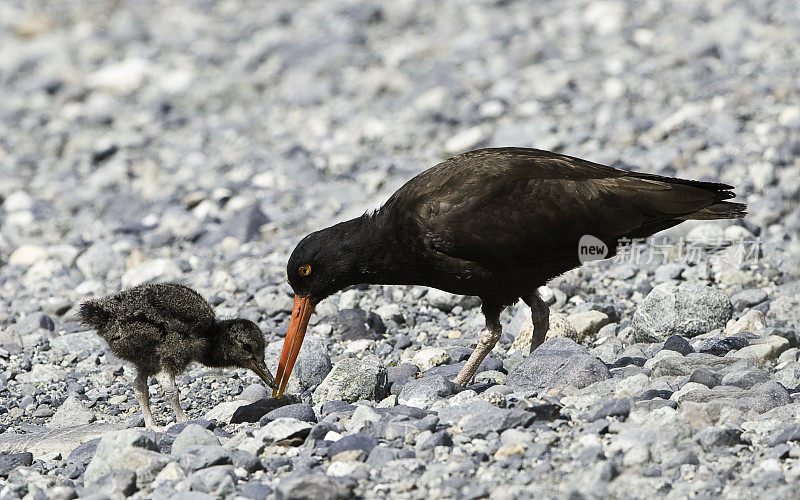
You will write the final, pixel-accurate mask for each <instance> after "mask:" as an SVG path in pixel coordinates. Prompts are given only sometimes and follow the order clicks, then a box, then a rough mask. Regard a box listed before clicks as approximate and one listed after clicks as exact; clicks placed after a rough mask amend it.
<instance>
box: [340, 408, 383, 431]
mask: <svg viewBox="0 0 800 500" xmlns="http://www.w3.org/2000/svg"><path fill="white" fill-rule="evenodd" d="M380 419H381V416H380V414H379V413H378V412H376V411H375V410H374V409H372V408H370V407H369V406H366V405H356V409H355V411H354V412H353V415H352V416H351V417H350V420H348V421H347V422H345V424H344V428H345V429H347V432H349V433H356V432H361V429H363V428H364V427H365V426H366V424H367V422H377V421H379V420H380Z"/></svg>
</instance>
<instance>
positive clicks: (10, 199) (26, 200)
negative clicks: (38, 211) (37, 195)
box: [3, 191, 33, 212]
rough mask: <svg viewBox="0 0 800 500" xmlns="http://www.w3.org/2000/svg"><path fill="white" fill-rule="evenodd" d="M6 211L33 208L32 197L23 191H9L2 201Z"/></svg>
mask: <svg viewBox="0 0 800 500" xmlns="http://www.w3.org/2000/svg"><path fill="white" fill-rule="evenodd" d="M3 208H4V209H5V211H6V212H19V211H21V210H30V209H31V208H33V198H31V195H29V194H28V193H26V192H25V191H14V192H13V193H10V194H9V195H8V196H7V197H6V199H5V201H4V202H3Z"/></svg>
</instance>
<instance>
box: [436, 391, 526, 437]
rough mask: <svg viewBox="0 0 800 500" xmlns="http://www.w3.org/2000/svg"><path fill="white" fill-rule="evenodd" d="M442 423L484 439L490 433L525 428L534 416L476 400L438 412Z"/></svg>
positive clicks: (468, 434)
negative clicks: (457, 425)
mask: <svg viewBox="0 0 800 500" xmlns="http://www.w3.org/2000/svg"><path fill="white" fill-rule="evenodd" d="M439 418H440V419H441V421H442V422H443V423H447V424H451V425H452V424H460V426H461V432H463V433H464V434H466V435H467V436H470V437H473V438H482V437H485V436H486V435H487V434H489V433H490V432H497V433H501V432H503V431H505V430H506V429H511V428H514V427H525V426H527V425H528V424H530V423H531V422H532V421H533V420H535V418H536V415H535V414H534V413H532V412H527V411H523V410H506V409H502V408H498V407H496V406H494V405H492V404H490V403H487V402H486V401H482V400H478V401H473V402H470V403H467V404H465V405H461V406H455V407H449V408H444V409H442V410H440V411H439Z"/></svg>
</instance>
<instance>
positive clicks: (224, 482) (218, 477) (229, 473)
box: [187, 465, 236, 498]
mask: <svg viewBox="0 0 800 500" xmlns="http://www.w3.org/2000/svg"><path fill="white" fill-rule="evenodd" d="M187 479H188V482H189V487H190V488H191V489H192V490H194V491H202V492H204V493H213V494H215V495H217V496H218V497H220V498H222V497H227V496H228V495H233V494H234V493H236V473H235V472H234V471H233V466H232V465H214V466H212V467H207V468H205V469H202V470H198V471H196V472H192V473H191V474H189V477H188V478H187Z"/></svg>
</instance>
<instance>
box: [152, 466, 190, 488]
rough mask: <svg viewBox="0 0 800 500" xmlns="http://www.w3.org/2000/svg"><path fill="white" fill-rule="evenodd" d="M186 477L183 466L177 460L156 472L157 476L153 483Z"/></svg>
mask: <svg viewBox="0 0 800 500" xmlns="http://www.w3.org/2000/svg"><path fill="white" fill-rule="evenodd" d="M185 477H186V473H184V472H183V469H181V466H180V465H178V464H177V462H170V463H168V464H167V465H165V466H164V468H163V469H161V472H159V473H158V474H156V478H155V479H154V480H153V483H154V484H156V483H159V482H162V481H178V480H179V479H183V478H185Z"/></svg>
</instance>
